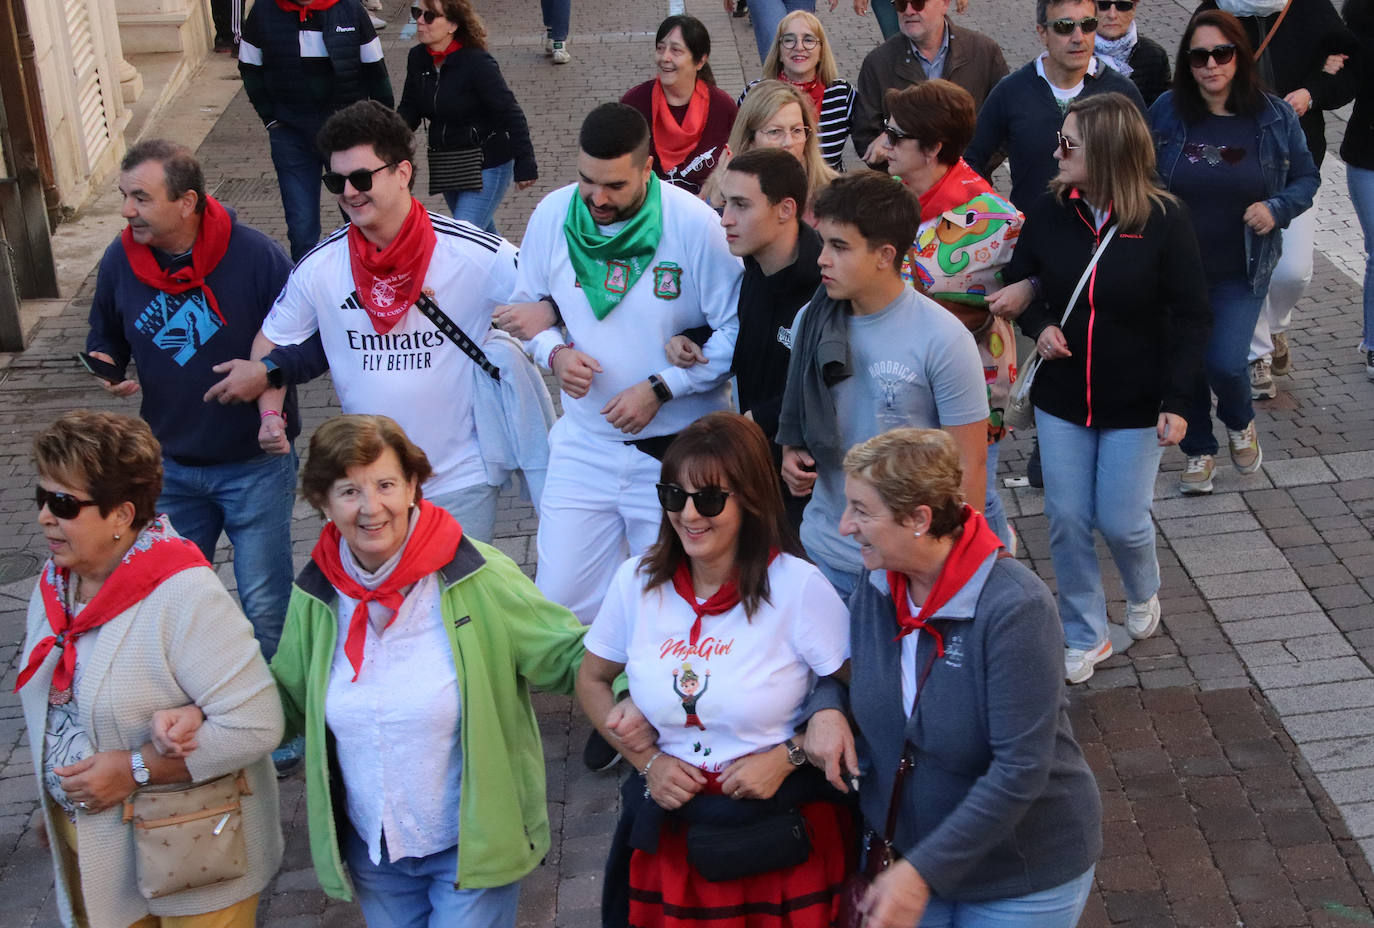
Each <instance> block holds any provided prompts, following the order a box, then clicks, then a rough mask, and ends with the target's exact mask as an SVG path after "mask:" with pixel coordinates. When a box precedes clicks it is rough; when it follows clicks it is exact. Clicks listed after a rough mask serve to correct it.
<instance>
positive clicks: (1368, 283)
mask: <svg viewBox="0 0 1374 928" xmlns="http://www.w3.org/2000/svg"><path fill="white" fill-rule="evenodd" d="M1345 182H1346V185H1347V186H1349V188H1350V202H1351V203H1353V204H1354V205H1355V216H1356V218H1358V219H1359V220H1360V231H1361V232H1363V233H1364V328H1363V330H1361V332H1360V350H1361V351H1374V171H1369V170H1366V169H1364V168H1357V167H1354V166H1353V165H1348V164H1347V165H1346V166H1345Z"/></svg>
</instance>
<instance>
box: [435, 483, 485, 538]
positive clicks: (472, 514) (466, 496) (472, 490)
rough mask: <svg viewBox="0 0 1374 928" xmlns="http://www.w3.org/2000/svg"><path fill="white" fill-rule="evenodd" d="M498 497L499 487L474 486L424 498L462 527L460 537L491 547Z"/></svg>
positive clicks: (475, 484) (478, 484) (477, 484)
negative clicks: (444, 510) (482, 542)
mask: <svg viewBox="0 0 1374 928" xmlns="http://www.w3.org/2000/svg"><path fill="white" fill-rule="evenodd" d="M500 494H501V489H500V487H494V486H491V485H489V484H486V483H474V484H473V485H472V486H470V487H462V488H460V489H457V490H454V491H452V492H450V493H441V494H439V495H438V496H431V497H426V498H427V499H428V500H429V501H430V502H431V503H433V504H434V505H436V506H438V507H439V508H440V509H447V510H448V514H449V515H451V516H453V517H454V518H455V519H457V520H458V524H459V525H461V526H462V527H463V534H464V535H466V536H467V537H469V538H475V539H476V540H477V541H485V542H486V543H487V544H491V540H492V536H493V535H494V534H495V532H496V500H497V497H498V496H500Z"/></svg>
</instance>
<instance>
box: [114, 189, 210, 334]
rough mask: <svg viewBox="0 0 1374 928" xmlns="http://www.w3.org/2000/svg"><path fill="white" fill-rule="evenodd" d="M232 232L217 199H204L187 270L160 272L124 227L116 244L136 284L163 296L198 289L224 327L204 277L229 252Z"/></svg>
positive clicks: (150, 252) (149, 251) (147, 250)
mask: <svg viewBox="0 0 1374 928" xmlns="http://www.w3.org/2000/svg"><path fill="white" fill-rule="evenodd" d="M233 231H234V220H232V219H230V218H229V211H228V210H226V209H225V208H224V207H223V206H221V205H220V202H219V200H216V199H215V198H214V197H212V196H207V197H206V198H205V212H203V213H201V216H200V229H199V231H197V232H196V240H195V242H194V243H193V244H192V245H191V264H190V266H189V267H181V268H177V269H176V270H175V271H167V270H163V269H162V267H161V266H160V265H159V264H158V263H157V258H155V257H153V249H151V248H149V247H148V246H147V245H141V244H139V243H138V242H136V241H134V230H133V229H131V228H129V227H128V226H125V227H124V231H123V232H121V233H120V235H119V242H120V244H122V245H123V246H124V257H126V258H128V259H129V267H130V268H131V269H132V270H133V272H134V276H135V277H137V278H138V280H139V282H140V283H144V284H147V285H148V286H149V287H152V288H153V289H154V290H161V291H162V292H163V293H185V292H186V291H187V290H195V289H196V288H199V289H200V290H201V292H202V293H204V294H205V302H206V303H208V304H209V305H210V308H211V309H212V310H214V312H215V315H216V316H219V321H220V322H222V323H224V324H225V325H228V324H229V322H228V320H226V319H225V318H224V313H222V312H220V309H219V300H217V299H215V291H213V290H211V289H210V288H209V287H208V286H206V284H205V278H206V277H208V276H209V274H210V272H211V271H213V270H214V269H215V268H216V267H217V266H218V265H219V263H220V261H221V260H223V258H224V253H225V252H226V251H228V250H229V236H230V234H231V233H232V232H233Z"/></svg>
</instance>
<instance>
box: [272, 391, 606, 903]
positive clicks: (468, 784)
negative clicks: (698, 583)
mask: <svg viewBox="0 0 1374 928" xmlns="http://www.w3.org/2000/svg"><path fill="white" fill-rule="evenodd" d="M429 474H430V465H429V461H428V459H427V458H426V457H425V453H424V452H423V451H422V450H420V448H419V447H417V446H416V445H415V444H414V443H413V442H411V441H410V439H408V438H407V437H406V435H405V433H404V432H403V431H402V430H401V428H400V426H398V425H397V424H396V423H395V422H393V421H392V420H391V419H388V418H386V417H385V416H357V415H355V416H339V417H337V418H334V419H331V420H329V421H328V422H325V423H324V424H323V425H321V426H320V427H319V429H318V430H316V432H315V434H314V436H313V437H312V438H311V441H310V454H309V458H308V459H307V460H306V463H305V467H304V469H303V471H302V475H301V485H302V495H303V496H304V497H305V499H306V500H308V501H309V502H310V503H311V504H312V505H314V506H315V507H316V508H317V509H319V510H320V511H321V512H322V513H323V514H324V515H325V516H326V517H327V518H328V519H329V522H328V523H327V524H326V525H325V527H324V530H323V532H322V533H321V535H320V540H319V542H318V543H317V544H316V546H315V550H314V552H313V553H312V555H311V561H310V563H309V564H308V565H306V567H305V569H304V570H302V571H301V573H300V576H298V577H297V578H296V585H295V587H294V589H293V590H292V594H291V603H290V606H289V608H288V611H287V617H286V627H285V629H284V631H283V633H282V640H281V645H280V647H279V648H278V650H277V654H276V657H275V658H274V659H273V661H272V673H273V675H274V676H275V677H276V679H277V684H278V688H279V689H280V692H281V698H282V707H283V709H284V710H285V715H286V729H287V736H288V737H291V736H292V735H295V734H297V733H301V732H304V734H305V765H306V803H307V809H308V817H309V824H310V851H311V855H312V857H313V858H314V864H315V872H316V874H317V875H318V877H319V881H320V885H321V886H322V887H323V888H324V890H325V892H326V893H328V894H329V895H331V896H334V897H335V898H341V899H350V898H352V897H353V895H354V894H355V893H356V895H357V898H358V902H359V904H360V905H361V906H362V910H363V915H364V917H365V918H366V919H367V923H368V925H369V926H371V928H379V926H393V925H410V924H425V923H429V924H461V925H465V926H480V928H503V926H504V928H512V926H514V924H515V915H516V905H517V902H518V898H519V880H520V878H521V877H523V876H524V875H525V874H526V873H528V872H529V871H530V870H532V869H533V868H534V867H535V865H537V864H538V863H539V861H540V859H541V858H542V857H543V856H544V854H545V853H547V851H548V849H549V822H548V816H547V812H546V808H545V792H544V757H543V751H542V749H541V746H540V740H539V728H538V725H537V723H536V721H535V715H534V709H533V708H532V706H531V705H530V698H529V688H530V687H531V686H537V687H539V688H540V689H542V690H553V691H558V692H564V693H568V692H571V691H572V688H573V681H574V680H575V678H576V676H577V670H578V666H579V665H580V664H581V661H582V655H583V649H582V636H583V633H584V631H585V630H584V629H583V627H582V625H581V624H580V623H579V622H578V621H577V619H576V618H575V617H574V616H573V615H572V613H570V612H569V611H568V610H566V609H564V608H563V607H562V606H557V605H554V604H553V603H551V602H549V601H548V600H546V599H545V598H544V597H543V596H542V595H541V594H540V593H539V591H538V590H537V589H536V588H535V586H534V584H533V583H532V582H531V581H530V580H529V579H528V578H527V577H526V576H525V575H524V574H523V573H521V572H520V569H519V567H517V566H516V565H515V564H514V562H512V561H511V560H510V559H509V558H508V557H506V556H505V555H503V554H501V553H500V552H499V551H498V550H496V549H495V548H493V547H491V546H489V545H485V544H482V543H481V542H477V541H473V540H472V539H469V538H465V537H463V532H462V527H461V526H460V525H459V524H458V523H457V521H456V520H454V518H453V517H452V516H450V515H449V514H448V513H447V512H445V511H444V510H443V509H440V508H438V507H436V506H434V505H433V504H431V503H428V502H425V501H424V500H423V495H422V492H421V489H420V487H421V484H423V483H424V481H425V478H426V477H428V476H429ZM345 865H346V869H345ZM346 873H347V875H346Z"/></svg>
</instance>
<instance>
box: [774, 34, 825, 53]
mask: <svg viewBox="0 0 1374 928" xmlns="http://www.w3.org/2000/svg"><path fill="white" fill-rule="evenodd" d="M778 44H779V45H781V46H782V47H783V48H796V47H797V46H798V45H800V46H801V47H802V48H804V49H806V50H807V51H808V52H809V51H811V49H813V48H815V47H816V46H817V45H820V44H821V40H820V39H818V38H816V37H815V36H814V35H809V34H808V35H793V34H792V33H790V32H789V33H787V34H786V35H784V36H783V37H782V38H781V39H778Z"/></svg>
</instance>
